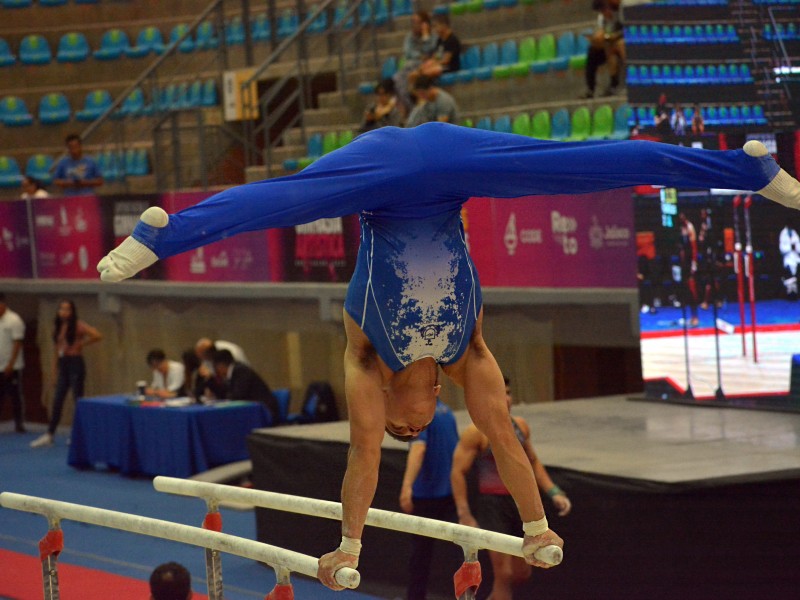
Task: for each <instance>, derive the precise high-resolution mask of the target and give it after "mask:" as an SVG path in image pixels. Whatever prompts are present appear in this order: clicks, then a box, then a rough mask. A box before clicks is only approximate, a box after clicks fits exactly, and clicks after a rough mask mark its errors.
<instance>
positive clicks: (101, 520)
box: [0, 492, 361, 589]
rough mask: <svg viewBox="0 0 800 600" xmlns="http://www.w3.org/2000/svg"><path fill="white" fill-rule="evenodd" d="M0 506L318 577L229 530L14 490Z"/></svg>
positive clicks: (356, 577) (295, 556) (342, 573)
mask: <svg viewBox="0 0 800 600" xmlns="http://www.w3.org/2000/svg"><path fill="white" fill-rule="evenodd" d="M0 506H3V507H5V508H11V509H14V510H20V511H24V512H30V513H37V514H40V515H43V516H45V517H47V519H48V521H52V520H68V521H78V522H81V523H89V524H90V525H97V526H99V527H109V528H111V529H119V530H121V531H128V532H131V533H138V534H140V535H148V536H151V537H157V538H162V539H165V540H172V541H174V542H181V543H183V544H191V545H193V546H200V547H203V548H211V549H212V550H218V551H219V552H225V553H227V554H235V555H237V556H243V557H245V558H250V559H252V560H256V561H259V562H264V563H267V564H269V565H270V566H280V567H285V568H287V569H289V570H290V571H292V572H295V573H301V574H303V575H307V576H309V577H314V578H316V577H317V566H318V562H317V559H316V558H314V557H313V556H308V555H306V554H300V553H299V552H294V551H292V550H287V549H285V548H279V547H277V546H270V545H269V544H263V543H261V542H255V541H253V540H248V539H245V538H240V537H237V536H234V535H229V534H226V533H219V532H216V531H209V530H207V529H201V528H199V527H191V526H189V525H181V524H180V523H172V522H171V521H162V520H160V519H151V518H150V517H142V516H139V515H130V514H127V513H121V512H117V511H113V510H106V509H104V508H95V507H92V506H82V505H80V504H72V503H69V502H60V501H58V500H48V499H46V498H36V497H34V496H25V495H22V494H14V493H11V492H3V493H2V494H0ZM335 578H336V582H337V583H338V584H339V585H341V586H343V587H346V588H350V589H354V588H356V587H358V584H359V583H360V582H361V575H360V574H359V572H358V571H356V570H355V569H350V568H348V567H345V568H342V569H339V570H338V571H337V572H336V575H335Z"/></svg>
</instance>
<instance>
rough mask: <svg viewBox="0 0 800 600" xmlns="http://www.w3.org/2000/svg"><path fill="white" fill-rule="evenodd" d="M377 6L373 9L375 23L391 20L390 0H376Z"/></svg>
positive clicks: (384, 22)
mask: <svg viewBox="0 0 800 600" xmlns="http://www.w3.org/2000/svg"><path fill="white" fill-rule="evenodd" d="M376 2H377V6H376V7H375V10H374V11H373V17H372V18H373V19H375V25H378V26H380V25H385V24H386V23H387V22H388V21H389V6H388V4H387V2H388V0H376Z"/></svg>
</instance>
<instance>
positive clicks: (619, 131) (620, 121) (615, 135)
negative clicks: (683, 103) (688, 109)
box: [609, 104, 689, 140]
mask: <svg viewBox="0 0 800 600" xmlns="http://www.w3.org/2000/svg"><path fill="white" fill-rule="evenodd" d="M632 119H633V110H632V109H631V107H630V106H629V105H627V104H623V105H622V106H619V107H618V108H617V110H615V111H614V130H613V131H612V132H611V135H610V136H609V138H610V139H612V140H627V139H628V138H629V137H630V128H629V125H628V124H629V123H630V122H631V120H632ZM686 119H687V121H688V120H689V117H688V116H687V117H686Z"/></svg>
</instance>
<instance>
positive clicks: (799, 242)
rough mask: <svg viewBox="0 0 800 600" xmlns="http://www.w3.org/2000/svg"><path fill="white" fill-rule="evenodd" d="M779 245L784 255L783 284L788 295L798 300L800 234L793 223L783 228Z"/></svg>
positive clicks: (779, 237)
mask: <svg viewBox="0 0 800 600" xmlns="http://www.w3.org/2000/svg"><path fill="white" fill-rule="evenodd" d="M778 247H779V248H780V251H781V256H782V257H783V269H784V276H783V277H782V279H783V285H784V287H785V288H786V295H787V296H788V297H789V298H790V299H791V300H797V267H798V265H800V235H798V234H797V230H796V229H794V228H793V227H792V226H791V225H787V226H786V227H784V228H783V229H782V230H781V233H780V235H779V236H778Z"/></svg>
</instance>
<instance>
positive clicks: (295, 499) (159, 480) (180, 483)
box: [153, 476, 561, 564]
mask: <svg viewBox="0 0 800 600" xmlns="http://www.w3.org/2000/svg"><path fill="white" fill-rule="evenodd" d="M153 487H154V488H155V489H156V490H158V491H159V492H168V493H171V494H180V495H183V496H193V497H199V498H202V499H204V500H206V501H209V500H211V501H212V502H216V503H219V502H220V501H231V502H240V503H243V504H251V505H253V506H258V507H261V508H271V509H275V510H283V511H287V512H293V513H298V514H301V515H309V516H312V517H322V518H325V519H333V520H337V521H341V520H342V505H341V504H340V503H339V502H330V501H328V500H317V499H315V498H304V497H302V496H291V495H289V494H279V493H276V492H268V491H265V490H252V489H246V488H237V487H232V486H228V485H220V484H217V483H207V482H203V481H191V480H187V479H177V478H174V477H164V476H158V477H156V478H155V479H153ZM366 524H367V525H370V526H372V527H380V528H383V529H391V530H394V531H400V532H403V533H411V534H414V535H423V536H426V537H432V538H436V539H439V540H446V541H449V542H453V543H456V544H459V545H461V546H465V547H470V548H476V549H482V548H485V549H487V550H494V551H495V552H502V553H503V554H510V555H511V556H519V557H524V554H523V553H522V543H523V539H522V538H518V537H514V536H513V535H506V534H504V533H497V532H494V531H487V530H484V529H478V528H476V527H467V526H466V525H458V524H456V523H448V522H445V521H438V520H436V519H428V518H425V517H417V516H415V515H407V514H403V513H397V512H391V511H388V510H381V509H378V508H370V509H369V511H368V512H367V520H366ZM547 548H548V551H547V554H548V555H549V556H548V558H549V559H550V560H548V561H547V562H550V563H551V564H559V563H560V562H561V549H560V548H558V547H555V546H552V547H551V546H548V547H547ZM541 550H544V549H540V550H539V552H541ZM537 558H539V556H538V552H537ZM540 560H542V559H540Z"/></svg>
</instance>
